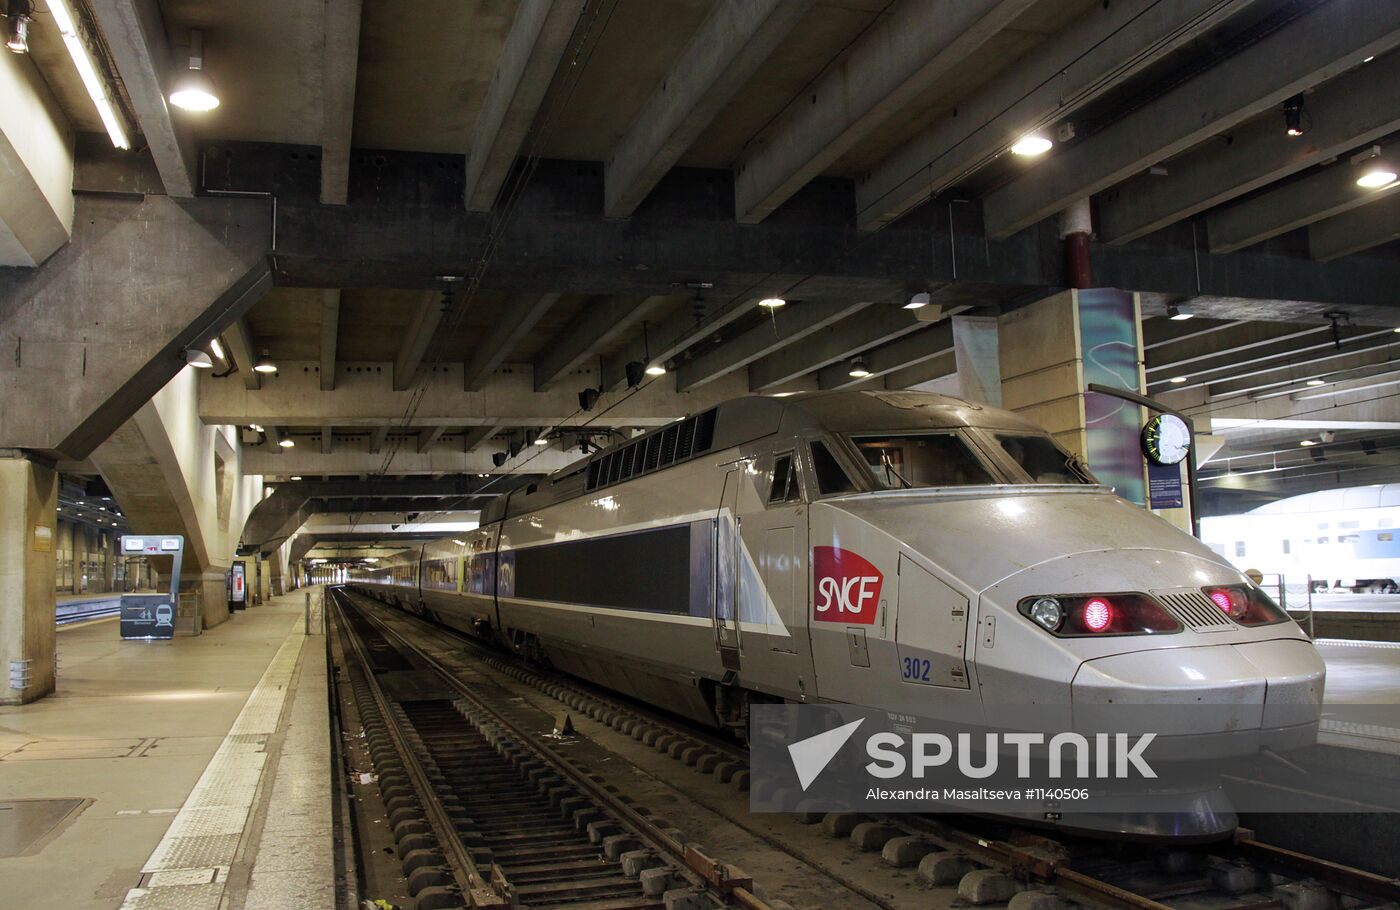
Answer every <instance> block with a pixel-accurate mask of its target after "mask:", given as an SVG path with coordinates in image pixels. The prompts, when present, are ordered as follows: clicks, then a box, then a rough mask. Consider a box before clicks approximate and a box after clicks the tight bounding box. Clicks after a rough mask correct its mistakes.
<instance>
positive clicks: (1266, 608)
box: [1201, 585, 1288, 626]
mask: <svg viewBox="0 0 1400 910" xmlns="http://www.w3.org/2000/svg"><path fill="white" fill-rule="evenodd" d="M1201 590H1202V591H1203V592H1204V593H1205V595H1206V596H1207V597H1209V598H1210V599H1211V602H1212V603H1214V604H1215V605H1216V606H1217V607H1219V608H1220V609H1221V612H1223V613H1226V614H1228V615H1229V617H1230V618H1231V619H1233V620H1234V621H1235V622H1237V623H1239V624H1240V625H1242V626H1267V625H1271V624H1273V623H1276V622H1283V621H1284V620H1286V619H1288V614H1287V613H1285V612H1284V610H1283V608H1282V607H1280V606H1279V605H1278V604H1276V603H1274V601H1273V599H1272V598H1270V597H1269V595H1267V594H1265V593H1264V592H1263V591H1262V590H1260V589H1259V588H1256V587H1254V586H1253V585H1223V586H1221V587H1218V588H1202V589H1201Z"/></svg>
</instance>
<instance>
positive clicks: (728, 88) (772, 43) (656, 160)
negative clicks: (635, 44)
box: [603, 0, 812, 218]
mask: <svg viewBox="0 0 1400 910" xmlns="http://www.w3.org/2000/svg"><path fill="white" fill-rule="evenodd" d="M811 6H812V0H722V2H720V3H718V4H716V5H715V7H714V9H713V10H712V11H711V12H710V15H709V16H708V17H707V18H706V19H705V21H704V22H703V23H701V25H700V28H699V29H698V30H697V31H696V33H695V35H694V36H693V37H692V38H691V39H690V43H689V44H687V45H686V47H685V50H683V51H681V53H680V56H679V57H677V58H676V61H675V63H674V64H672V66H671V69H670V71H669V72H668V73H667V74H666V75H665V77H663V78H662V80H661V84H660V85H658V86H657V87H656V90H655V91H653V92H652V94H651V97H650V98H648V99H647V101H646V103H645V104H643V105H642V108H641V110H640V111H639V112H638V113H637V115H636V116H635V117H633V118H632V127H631V129H630V130H628V132H627V135H625V136H623V137H622V140H621V141H620V142H619V143H618V144H617V145H616V146H614V147H613V150H612V153H611V154H610V155H609V156H608V160H607V165H606V167H607V171H606V193H605V195H604V202H603V211H604V212H605V213H606V214H607V215H608V216H609V217H611V218H625V217H627V216H629V215H631V214H632V213H633V212H634V211H636V209H637V206H639V205H641V203H642V200H643V199H645V198H646V197H647V194H648V193H650V192H651V191H652V188H653V187H655V186H656V184H657V182H658V181H660V180H661V178H662V177H663V176H665V174H666V172H667V171H669V170H670V169H671V167H672V166H673V165H674V164H675V163H676V162H677V161H679V160H680V158H681V156H682V155H684V154H685V153H686V152H687V151H688V150H689V149H690V147H691V145H692V144H693V143H694V142H695V140H696V138H697V137H698V136H699V135H700V133H701V131H702V130H704V129H705V128H706V127H707V126H709V125H710V123H711V121H713V120H714V118H715V115H716V114H718V113H719V112H720V111H721V110H723V109H724V107H725V106H726V105H728V104H729V102H730V101H731V100H732V99H733V97H734V95H735V94H736V93H737V92H738V91H739V89H740V88H741V87H743V85H744V84H745V83H746V82H747V81H748V80H749V78H750V77H751V76H753V74H754V73H755V72H757V71H758V68H759V67H760V66H761V65H762V64H763V62H764V61H765V60H767V59H768V57H769V55H770V54H772V53H773V51H774V49H775V48H777V47H778V45H780V44H781V43H782V41H783V39H784V38H786V37H787V36H788V33H789V32H791V31H792V28H793V26H794V25H796V24H797V22H798V20H799V19H801V18H802V17H803V16H804V15H805V14H806V13H807V11H808V10H809V9H810V8H811Z"/></svg>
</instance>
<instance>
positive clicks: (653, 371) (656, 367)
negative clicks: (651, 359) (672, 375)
mask: <svg viewBox="0 0 1400 910" xmlns="http://www.w3.org/2000/svg"><path fill="white" fill-rule="evenodd" d="M646 374H647V375H648V376H665V375H666V368H665V367H664V366H662V365H661V364H659V363H653V364H652V365H651V366H649V367H647V369H646Z"/></svg>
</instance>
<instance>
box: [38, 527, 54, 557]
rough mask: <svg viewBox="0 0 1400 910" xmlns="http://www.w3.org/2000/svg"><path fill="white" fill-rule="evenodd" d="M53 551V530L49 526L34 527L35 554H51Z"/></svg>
mask: <svg viewBox="0 0 1400 910" xmlns="http://www.w3.org/2000/svg"><path fill="white" fill-rule="evenodd" d="M52 550H53V528H50V527H49V526H48V525H35V526H34V552H35V553H49V552H52Z"/></svg>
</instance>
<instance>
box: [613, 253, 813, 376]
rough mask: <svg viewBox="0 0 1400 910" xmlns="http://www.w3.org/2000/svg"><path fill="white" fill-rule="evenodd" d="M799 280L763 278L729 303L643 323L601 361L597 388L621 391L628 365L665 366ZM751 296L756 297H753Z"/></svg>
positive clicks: (705, 305)
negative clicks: (629, 340)
mask: <svg viewBox="0 0 1400 910" xmlns="http://www.w3.org/2000/svg"><path fill="white" fill-rule="evenodd" d="M800 280H801V278H800V276H796V275H770V276H766V279H765V281H763V282H762V283H761V284H760V285H758V286H757V287H756V288H754V289H753V291H751V292H749V293H746V294H742V295H739V296H736V297H731V298H729V299H728V300H722V301H702V302H701V303H700V304H698V305H697V306H690V307H686V306H682V307H681V308H680V309H678V310H677V311H676V312H675V313H673V314H672V315H671V316H670V317H669V318H668V319H666V320H664V321H662V322H659V323H657V324H656V325H647V324H646V323H643V325H642V331H641V332H638V333H637V334H636V335H634V336H633V338H632V341H631V342H630V343H628V344H627V345H625V346H624V347H623V348H622V349H621V350H619V351H617V352H616V353H614V354H613V355H612V356H611V357H604V358H603V361H602V363H601V365H600V367H599V384H600V385H601V387H602V388H603V389H606V390H612V389H617V388H621V387H622V386H624V385H625V384H626V367H627V364H628V363H632V362H637V363H643V364H646V363H665V362H666V361H668V360H670V359H672V358H673V357H675V356H676V355H678V354H680V353H681V352H683V351H685V350H687V349H688V348H690V347H692V346H694V345H695V344H697V343H699V342H701V341H703V340H704V339H706V338H708V337H710V336H711V335H714V334H715V333H716V332H718V331H720V330H721V329H723V328H724V327H725V326H727V325H729V324H730V323H732V322H734V321H735V320H736V319H738V318H740V317H741V316H743V315H744V314H745V313H748V312H749V311H751V310H752V309H753V308H754V307H755V306H756V305H757V304H758V301H759V300H761V299H762V298H763V297H768V296H772V297H778V296H782V295H783V294H784V293H785V292H786V289H787V288H789V287H791V286H793V285H794V284H796V283H797V282H799V281H800ZM754 292H756V293H758V294H759V296H753V294H754Z"/></svg>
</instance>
